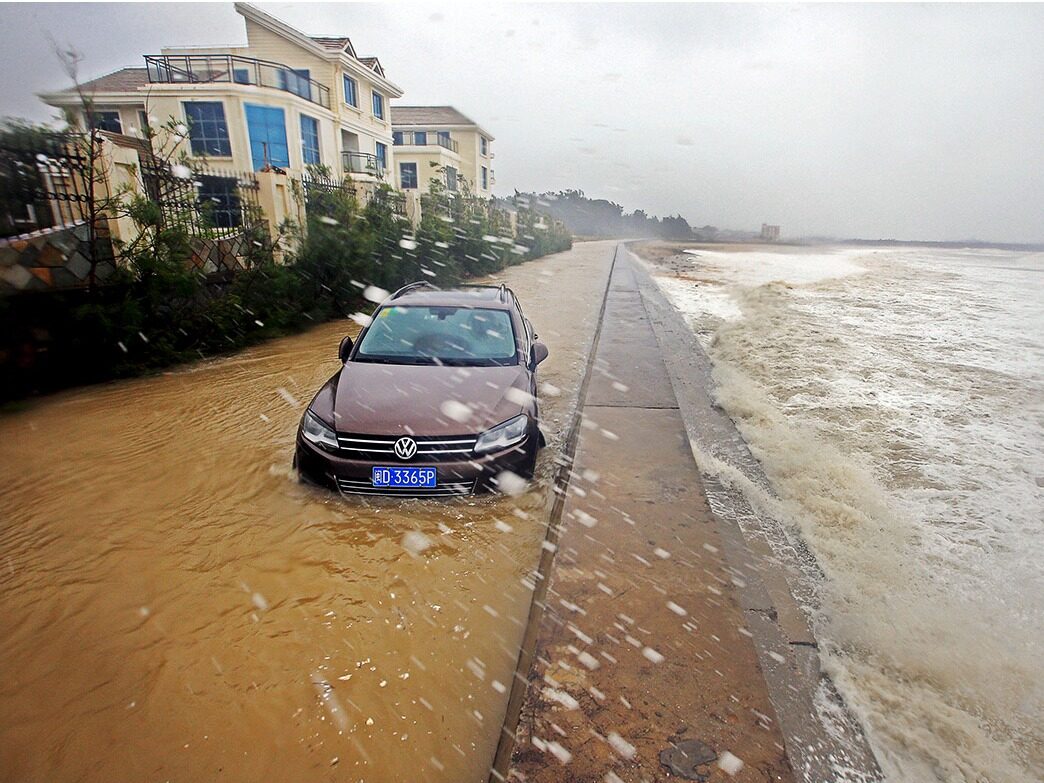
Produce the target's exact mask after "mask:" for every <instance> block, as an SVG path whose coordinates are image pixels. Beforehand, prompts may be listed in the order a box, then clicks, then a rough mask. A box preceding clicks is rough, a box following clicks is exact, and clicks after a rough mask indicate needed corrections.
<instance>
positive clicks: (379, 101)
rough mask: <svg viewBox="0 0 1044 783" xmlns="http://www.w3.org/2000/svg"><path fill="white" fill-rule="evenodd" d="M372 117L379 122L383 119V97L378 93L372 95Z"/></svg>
mask: <svg viewBox="0 0 1044 783" xmlns="http://www.w3.org/2000/svg"><path fill="white" fill-rule="evenodd" d="M373 116H374V117H376V118H377V119H379V120H383V119H384V96H383V95H381V94H380V93H379V92H375V93H374V94H373Z"/></svg>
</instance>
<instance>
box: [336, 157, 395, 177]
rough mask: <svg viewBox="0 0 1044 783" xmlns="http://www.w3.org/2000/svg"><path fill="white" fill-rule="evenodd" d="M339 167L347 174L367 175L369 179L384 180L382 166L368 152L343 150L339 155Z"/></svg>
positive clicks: (378, 160)
mask: <svg viewBox="0 0 1044 783" xmlns="http://www.w3.org/2000/svg"><path fill="white" fill-rule="evenodd" d="M341 165H342V167H343V168H344V170H345V173H347V174H369V175H370V176H371V177H377V178H379V179H383V178H384V166H382V165H381V161H380V159H378V157H377V156H376V155H372V154H370V153H369V152H351V151H349V150H345V151H344V152H342V153H341Z"/></svg>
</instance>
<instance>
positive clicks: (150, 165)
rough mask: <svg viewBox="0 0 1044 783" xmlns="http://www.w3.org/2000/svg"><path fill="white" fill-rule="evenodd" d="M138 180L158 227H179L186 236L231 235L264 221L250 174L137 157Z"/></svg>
mask: <svg viewBox="0 0 1044 783" xmlns="http://www.w3.org/2000/svg"><path fill="white" fill-rule="evenodd" d="M141 178H142V186H143V188H144V191H145V196H146V197H147V198H148V199H149V200H150V201H152V202H154V203H155V204H157V205H158V206H159V208H160V214H161V216H162V218H161V219H162V221H163V225H164V226H165V227H173V226H177V227H179V228H182V229H184V230H185V231H186V232H187V233H188V234H189V235H190V236H193V237H202V238H221V237H229V236H234V235H236V234H240V233H243V232H244V231H245V230H247V229H252V228H254V227H255V226H257V225H258V224H260V223H262V222H263V221H264V215H263V213H262V211H261V206H260V204H259V202H258V192H259V190H260V187H259V185H258V183H257V178H256V177H255V176H254V174H253V172H248V173H240V172H231V171H222V170H220V169H211V168H200V169H197V170H194V171H193V170H189V169H186V167H184V166H180V165H176V166H169V165H167V164H165V163H162V162H158V161H154V162H149V161H142V165H141Z"/></svg>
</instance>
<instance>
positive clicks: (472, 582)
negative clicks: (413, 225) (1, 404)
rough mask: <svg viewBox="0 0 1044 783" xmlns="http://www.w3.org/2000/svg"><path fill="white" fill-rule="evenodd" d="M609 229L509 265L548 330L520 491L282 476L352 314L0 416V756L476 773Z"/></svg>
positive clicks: (534, 550) (185, 776)
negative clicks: (531, 457) (446, 496)
mask: <svg viewBox="0 0 1044 783" xmlns="http://www.w3.org/2000/svg"><path fill="white" fill-rule="evenodd" d="M612 249H613V244H612V243H587V244H582V245H578V246H577V248H576V249H574V250H573V251H572V252H570V253H565V254H560V255H558V256H554V257H551V258H549V259H545V260H542V261H536V262H531V263H529V264H525V265H523V266H520V267H515V268H513V269H511V270H508V271H507V272H506V273H505V274H504V275H503V279H505V280H506V282H507V283H508V284H509V285H511V286H512V287H513V288H514V289H515V291H516V292H517V293H518V295H519V297H520V299H521V301H522V303H523V306H524V308H525V310H526V314H527V316H528V317H529V318H530V319H531V320H532V322H533V324H534V326H535V328H536V330H537V331H538V332H539V333H540V337H541V339H542V340H543V341H545V342H546V343H547V344H548V345H549V347H550V350H551V356H550V358H549V359H548V360H547V361H546V362H545V363H544V364H543V365H541V369H540V381H541V383H543V384H549V386H544V387H543V391H542V394H541V406H542V414H543V427H544V430H545V432H546V434H547V438H548V441H549V447H548V448H547V449H545V451H544V452H543V454H542V457H541V460H540V465H539V468H538V476H537V481H536V483H535V484H534V486H533V487H532V488H531V489H530V491H529V492H527V493H526V494H524V495H523V496H521V497H519V498H514V499H508V498H503V497H497V496H478V497H474V498H468V499H459V500H453V501H430V500H429V501H419V500H394V499H391V500H386V499H380V500H377V499H372V500H369V501H367V500H364V499H342V498H340V497H337V496H336V495H332V494H331V493H328V492H326V491H323V490H317V489H313V488H310V487H306V486H303V485H301V484H299V483H298V482H297V481H296V479H295V478H294V476H293V475H292V472H291V470H290V462H291V458H292V454H293V438H294V433H295V429H296V426H297V423H298V421H299V419H300V416H301V414H302V412H303V410H304V406H306V405H307V404H308V402H309V400H310V398H311V395H312V394H313V393H314V392H315V390H317V389H318V388H319V386H320V385H321V383H322V382H323V381H324V380H325V379H327V378H328V377H329V376H330V375H332V374H333V373H334V372H335V371H336V369H337V367H338V361H337V344H338V342H339V340H340V338H341V337H342V336H343V335H344V334H346V333H351V332H353V331H354V327H352V326H351V322H349V321H345V322H337V323H330V324H326V325H323V326H320V327H317V328H315V329H313V330H312V331H310V332H308V333H306V334H303V335H298V336H295V337H291V338H286V339H282V340H278V341H275V342H271V343H267V344H265V345H263V346H259V347H257V348H254V349H251V350H249V351H245V352H243V353H240V354H237V355H236V356H233V357H228V358H223V359H219V360H213V361H209V362H206V363H203V364H200V365H197V366H193V367H189V368H185V369H178V370H176V371H174V372H171V373H169V374H165V375H162V376H158V377H153V378H147V379H140V380H135V381H129V382H121V383H117V384H112V385H107V386H101V387H91V388H88V389H83V390H78V391H74V392H69V393H65V394H61V395H56V396H53V397H50V398H47V399H44V400H40V401H36V402H34V403H33V404H32V405H31V406H30V407H29V408H28V409H27V410H24V411H22V412H18V413H13V414H8V415H5V416H3V417H2V418H0V479H2V481H0V502H2V508H3V518H2V523H0V671H2V672H3V677H2V678H0V715H2V719H0V778H2V779H4V780H12V781H14V780H18V781H58V780H86V781H113V780H171V781H177V780H181V781H197V780H213V779H219V778H220V779H223V780H224V779H227V780H268V781H276V780H280V781H281V780H286V781H303V780H328V779H329V780H353V781H354V780H368V781H405V780H409V781H422V780H430V781H482V780H485V779H486V776H487V774H488V770H489V764H490V760H491V758H492V755H493V751H494V749H495V745H496V742H497V738H498V736H499V733H500V727H501V721H502V719H503V714H504V709H505V704H506V701H507V691H508V690H509V689H510V686H511V678H512V676H513V671H514V666H515V662H516V660H517V657H518V646H519V642H520V640H521V638H522V634H523V630H524V627H523V626H524V623H525V618H526V615H527V612H528V610H529V603H530V598H531V591H530V589H529V587H528V586H527V583H529V582H530V579H529V577H530V573H531V571H532V569H533V568H534V567H535V566H536V564H537V562H538V560H539V556H540V551H541V541H542V539H543V536H544V525H545V522H546V514H545V512H546V508H547V506H548V501H549V495H550V492H549V489H548V477H549V475H550V472H551V468H552V463H553V460H554V454H555V453H556V451H557V450H558V449H559V448H560V447H561V446H562V443H563V439H564V436H565V430H566V428H567V425H568V421H569V419H570V417H571V416H572V413H573V410H574V409H575V404H576V394H577V389H578V386H579V383H580V380H581V376H582V374H583V368H584V363H585V360H586V354H587V351H588V349H589V344H590V340H591V337H592V334H593V331H594V328H595V323H596V320H597V315H598V310H599V306H600V304H601V298H602V291H603V289H604V285H605V280H606V274H607V273H608V270H609V263H610V261H611V258H612Z"/></svg>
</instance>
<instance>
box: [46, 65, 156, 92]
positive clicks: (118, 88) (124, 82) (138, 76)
mask: <svg viewBox="0 0 1044 783" xmlns="http://www.w3.org/2000/svg"><path fill="white" fill-rule="evenodd" d="M148 83H149V74H148V72H147V71H146V69H145V68H121V69H120V70H118V71H113V72H112V73H107V74H105V76H99V77H98V78H97V79H91V80H90V81H89V82H84V83H83V84H81V85H80V89H82V90H83V91H84V92H88V93H91V92H134V91H135V90H137V89H138V88H139V87H143V86H145V85H146V84H148ZM59 92H76V88H75V87H67V88H66V89H64V90H60V91H59Z"/></svg>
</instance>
